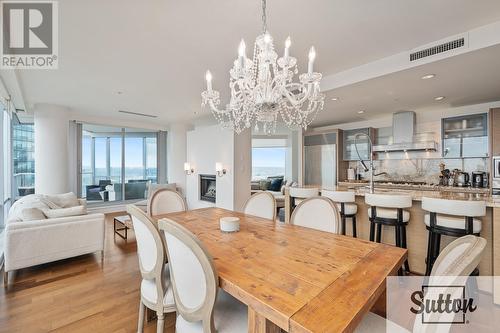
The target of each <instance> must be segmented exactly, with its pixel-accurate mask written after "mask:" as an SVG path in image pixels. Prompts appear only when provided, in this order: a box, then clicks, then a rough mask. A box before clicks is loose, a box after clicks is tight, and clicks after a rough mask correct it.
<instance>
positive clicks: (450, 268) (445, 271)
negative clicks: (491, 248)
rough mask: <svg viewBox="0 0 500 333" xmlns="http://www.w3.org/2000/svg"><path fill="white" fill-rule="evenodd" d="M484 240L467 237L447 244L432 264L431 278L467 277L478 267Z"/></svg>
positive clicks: (484, 244) (484, 243) (484, 245)
mask: <svg viewBox="0 0 500 333" xmlns="http://www.w3.org/2000/svg"><path fill="white" fill-rule="evenodd" d="M485 247H486V239H484V238H482V237H477V236H473V235H467V236H463V237H460V238H458V239H455V240H454V241H453V242H451V243H450V244H448V246H446V247H445V248H444V249H443V251H441V253H440V254H439V256H438V258H437V259H436V261H435V262H434V266H433V268H432V272H431V276H469V275H470V274H471V273H472V271H473V270H474V269H475V268H476V267H477V266H478V265H479V261H480V260H481V256H482V254H483V251H484V249H485Z"/></svg>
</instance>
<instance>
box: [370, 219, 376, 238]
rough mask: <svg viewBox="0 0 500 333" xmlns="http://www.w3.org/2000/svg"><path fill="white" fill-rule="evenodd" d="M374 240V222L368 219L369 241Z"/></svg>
mask: <svg viewBox="0 0 500 333" xmlns="http://www.w3.org/2000/svg"><path fill="white" fill-rule="evenodd" d="M374 240H375V223H374V222H373V221H372V220H370V242H373V241H374Z"/></svg>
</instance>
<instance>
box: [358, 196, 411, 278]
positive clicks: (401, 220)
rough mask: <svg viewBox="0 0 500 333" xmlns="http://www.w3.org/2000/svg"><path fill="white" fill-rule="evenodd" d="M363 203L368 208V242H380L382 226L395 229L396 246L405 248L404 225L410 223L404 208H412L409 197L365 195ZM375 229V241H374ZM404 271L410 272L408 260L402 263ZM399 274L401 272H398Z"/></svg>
mask: <svg viewBox="0 0 500 333" xmlns="http://www.w3.org/2000/svg"><path fill="white" fill-rule="evenodd" d="M365 202H366V204H367V205H369V206H370V208H368V217H369V219H370V241H372V242H373V241H375V240H376V242H377V243H380V242H381V238H382V225H386V226H392V227H394V228H395V240H396V246H397V247H401V248H405V249H406V248H407V244H406V225H407V224H408V222H409V221H410V212H409V211H407V210H405V208H410V207H411V206H412V198H411V196H409V195H401V194H373V193H367V194H366V195H365ZM375 227H376V228H377V230H376V233H377V235H376V239H375ZM404 267H405V271H406V272H409V271H410V265H409V263H408V260H406V261H405V263H404ZM400 273H401V272H400Z"/></svg>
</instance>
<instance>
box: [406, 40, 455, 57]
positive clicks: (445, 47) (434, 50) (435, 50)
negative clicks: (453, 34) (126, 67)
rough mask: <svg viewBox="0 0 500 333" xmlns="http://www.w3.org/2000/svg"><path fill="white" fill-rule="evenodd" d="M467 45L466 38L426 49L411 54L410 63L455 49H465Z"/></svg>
mask: <svg viewBox="0 0 500 333" xmlns="http://www.w3.org/2000/svg"><path fill="white" fill-rule="evenodd" d="M464 45H465V38H464V37H462V38H459V39H455V40H452V41H451V42H447V43H444V44H440V45H436V46H433V47H429V48H426V49H424V50H420V51H417V52H413V53H410V61H415V60H419V59H422V58H425V57H430V56H433V55H436V54H439V53H443V52H447V51H450V50H453V49H458V48H459V47H463V46H464Z"/></svg>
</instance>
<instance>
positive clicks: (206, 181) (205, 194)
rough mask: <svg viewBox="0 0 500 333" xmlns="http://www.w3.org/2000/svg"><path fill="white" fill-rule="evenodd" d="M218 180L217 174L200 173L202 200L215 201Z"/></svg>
mask: <svg viewBox="0 0 500 333" xmlns="http://www.w3.org/2000/svg"><path fill="white" fill-rule="evenodd" d="M216 182H217V178H216V177H215V175H200V200H202V201H208V202H213V203H215V197H216V184H217V183H216Z"/></svg>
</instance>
